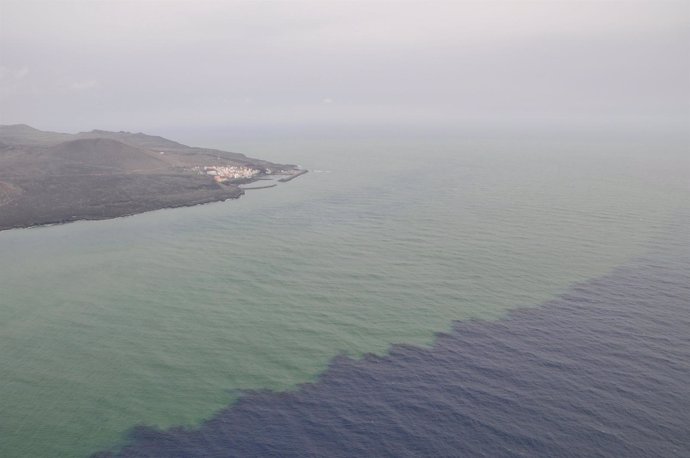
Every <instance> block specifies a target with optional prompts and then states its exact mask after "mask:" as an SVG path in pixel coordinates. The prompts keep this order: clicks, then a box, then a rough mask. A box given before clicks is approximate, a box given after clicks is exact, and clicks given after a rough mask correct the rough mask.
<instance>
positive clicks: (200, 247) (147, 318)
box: [0, 139, 689, 457]
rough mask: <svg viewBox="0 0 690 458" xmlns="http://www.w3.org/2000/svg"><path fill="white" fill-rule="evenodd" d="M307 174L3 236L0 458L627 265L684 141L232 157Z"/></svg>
mask: <svg viewBox="0 0 690 458" xmlns="http://www.w3.org/2000/svg"><path fill="white" fill-rule="evenodd" d="M216 146H221V147H223V146H225V147H232V148H234V149H236V150H240V151H244V152H247V153H249V154H251V155H254V156H258V157H262V158H266V159H270V160H276V161H285V162H297V163H299V164H301V165H303V166H305V167H307V168H309V169H310V170H312V172H311V173H309V174H307V175H305V176H303V177H300V178H299V179H297V180H294V181H292V182H290V183H287V184H283V185H280V186H278V187H276V188H271V189H265V190H257V191H249V192H248V193H247V195H246V196H244V197H243V198H241V199H240V200H237V201H229V202H224V203H217V204H210V205H204V206H198V207H193V208H186V209H175V210H161V211H157V212H151V213H147V214H143V215H138V216H134V217H128V218H121V219H116V220H110V221H99V222H79V223H74V224H69V225H64V226H54V227H46V228H37V229H29V230H14V231H7V232H2V233H0V292H1V293H0V294H1V295H0V346H1V348H2V349H3V351H2V354H1V355H0V367H2V368H3V369H2V372H1V373H0V411H2V412H3V415H2V417H0V437H1V438H2V440H0V456H7V457H14V456H17V457H19V456H84V455H88V454H89V453H91V452H94V451H96V450H99V449H103V448H110V447H117V446H118V445H121V444H122V443H123V442H124V441H125V439H126V432H127V431H128V430H129V429H130V428H132V427H133V426H135V425H137V424H147V425H157V426H160V427H166V426H170V425H177V424H186V425H195V424H198V423H199V422H200V421H202V420H203V419H205V418H208V417H210V416H211V415H212V414H213V413H214V412H216V411H217V410H219V409H221V408H222V407H224V406H225V405H227V404H228V403H230V402H232V401H233V400H234V399H236V397H237V395H238V391H239V390H243V389H255V388H267V389H272V390H285V389H291V388H294V387H295V386H296V384H298V383H301V382H305V381H309V380H313V379H314V378H315V377H317V376H318V375H319V374H320V373H321V372H322V371H323V370H324V369H325V368H326V367H327V365H328V362H329V360H330V359H331V358H332V357H333V356H335V355H337V354H340V353H346V354H350V355H354V356H359V355H362V354H364V353H367V352H374V353H384V352H386V350H387V349H388V348H389V346H390V345H391V344H393V343H412V344H419V345H426V344H430V343H431V342H432V341H433V339H434V335H435V333H437V332H439V331H446V330H448V329H449V328H450V326H451V323H452V321H453V320H465V319H470V318H482V319H495V318H498V317H501V316H503V315H504V314H505V313H506V312H507V311H508V310H510V309H513V308H517V307H526V306H531V305H536V304H539V303H540V302H543V301H544V300H548V299H549V298H552V297H554V296H555V295H557V294H559V293H561V292H563V291H564V290H566V289H567V288H568V287H569V286H570V285H572V284H573V283H574V282H578V281H582V280H586V279H588V278H591V277H594V276H598V275H601V274H603V273H606V272H608V271H609V270H610V269H612V268H614V267H616V266H618V265H621V264H622V263H624V262H626V261H627V260H629V259H631V258H633V257H635V256H638V255H640V254H641V253H643V252H644V250H645V247H646V244H647V242H648V241H649V240H651V239H652V238H653V237H655V236H656V235H658V234H659V233H660V232H661V231H663V230H664V228H665V227H666V223H667V221H669V219H670V218H672V216H673V214H674V210H675V209H676V208H677V207H678V206H680V205H683V204H684V203H685V202H686V201H687V199H688V196H689V194H688V190H687V176H688V175H687V172H688V169H687V166H688V164H687V159H686V158H685V156H684V153H685V152H684V151H683V150H682V145H680V146H679V145H676V146H674V145H670V144H666V143H662V142H659V141H657V140H646V141H640V140H639V139H636V140H635V141H622V140H619V141H612V140H607V141H589V142H586V141H566V142H563V141H561V142H555V141H549V140H544V139H541V140H536V139H532V140H526V139H522V140H520V141H508V140H503V141H495V140H494V141H480V140H475V141H461V140H457V139H455V140H453V139H447V140H443V141H440V140H433V141H430V140H429V139H409V140H408V141H405V142H402V141H399V140H396V141H386V140H381V139H378V140H371V139H360V140H349V141H347V142H343V141H342V140H337V141H335V140H328V139H306V140H305V139H300V140H298V141H268V140H262V141H258V140H257V141H254V142H249V141H244V142H240V143H239V144H238V143H232V142H228V144H221V145H216Z"/></svg>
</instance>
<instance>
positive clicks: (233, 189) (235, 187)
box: [0, 169, 308, 232]
mask: <svg viewBox="0 0 690 458" xmlns="http://www.w3.org/2000/svg"><path fill="white" fill-rule="evenodd" d="M307 172H308V170H306V169H304V170H299V171H297V172H296V173H294V174H291V175H289V176H286V177H285V178H281V179H278V180H276V181H278V182H281V183H287V182H289V181H291V180H293V179H295V178H297V177H299V176H302V175H304V174H305V173H307ZM257 181H266V175H261V176H258V177H256V178H254V179H250V180H242V183H229V184H224V185H217V186H218V188H217V189H214V191H215V193H214V194H208V195H206V196H197V197H195V198H192V199H184V198H180V199H172V200H171V201H168V202H163V201H162V200H164V199H165V197H166V196H160V199H161V200H154V201H146V202H143V203H142V202H131V203H130V205H129V206H126V207H124V208H122V207H114V206H111V207H107V208H101V209H94V211H93V212H89V211H83V210H82V212H83V213H81V214H79V211H72V212H70V213H76V214H73V215H70V216H65V217H62V218H61V217H55V218H48V219H45V220H43V221H41V220H40V218H28V219H31V221H27V222H25V223H18V224H13V225H3V224H2V223H1V222H0V232H2V231H9V230H12V229H33V228H40V227H46V226H57V225H63V224H69V223H74V222H77V221H104V220H109V219H115V218H125V217H128V216H135V215H140V214H142V213H148V212H151V211H156V210H164V209H174V208H184V207H194V206H197V205H205V204H211V203H215V202H224V201H226V200H231V199H239V198H240V197H242V196H243V195H244V194H245V192H246V191H248V190H253V189H267V188H274V187H277V186H278V184H277V183H275V184H271V185H267V186H258V187H252V188H243V187H240V185H246V184H250V183H254V182H257ZM137 204H139V208H134V207H137ZM0 208H1V207H0ZM75 210H79V209H75ZM96 210H98V211H99V213H96Z"/></svg>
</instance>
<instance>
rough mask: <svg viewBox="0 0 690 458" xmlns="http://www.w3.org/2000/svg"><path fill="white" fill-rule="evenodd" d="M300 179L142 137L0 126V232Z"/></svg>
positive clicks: (227, 155)
mask: <svg viewBox="0 0 690 458" xmlns="http://www.w3.org/2000/svg"><path fill="white" fill-rule="evenodd" d="M303 173H306V170H302V169H300V168H298V167H297V166H295V165H291V164H274V163H272V162H268V161H264V160H261V159H254V158H250V157H247V156H245V155H244V154H240V153H232V152H228V151H221V150H215V149H208V148H196V147H190V146H187V145H183V144H181V143H177V142H175V141H172V140H168V139H166V138H163V137H157V136H153V135H146V134H143V133H131V132H124V131H121V132H109V131H104V130H93V131H91V132H81V133H78V134H66V133H59V132H46V131H42V130H38V129H34V128H33V127H30V126H27V125H25V124H17V125H0V230H6V229H12V228H22V227H31V226H38V225H45V224H58V223H66V222H70V221H77V220H98V219H108V218H116V217H119V216H126V215H133V214H136V213H142V212H146V211H151V210H157V209H160V208H168V207H182V206H189V205H197V204H202V203H208V202H214V201H222V200H226V199H235V198H238V197H240V196H241V195H242V194H244V190H243V189H242V188H240V186H239V185H240V184H245V183H250V182H252V181H256V180H261V179H269V178H270V179H273V178H275V181H281V182H285V181H289V180H291V179H292V178H294V177H296V176H299V175H301V174H303Z"/></svg>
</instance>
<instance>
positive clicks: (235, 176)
mask: <svg viewBox="0 0 690 458" xmlns="http://www.w3.org/2000/svg"><path fill="white" fill-rule="evenodd" d="M193 170H194V171H196V172H197V173H199V174H201V175H208V176H211V177H213V180H214V181H215V182H216V183H218V184H228V183H232V182H243V181H245V180H247V181H250V180H253V179H254V178H258V176H259V175H271V174H274V173H276V174H277V175H285V176H284V177H283V178H281V179H279V180H278V181H280V182H286V181H290V180H292V179H294V178H297V177H298V176H300V175H303V174H305V173H306V172H307V171H306V170H302V169H295V170H280V171H275V172H274V171H273V170H271V169H263V170H262V169H256V168H252V167H247V166H236V165H210V166H209V165H207V166H203V167H194V169H193Z"/></svg>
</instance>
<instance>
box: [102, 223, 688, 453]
mask: <svg viewBox="0 0 690 458" xmlns="http://www.w3.org/2000/svg"><path fill="white" fill-rule="evenodd" d="M685 242H687V239H686V238H685V237H682V238H681V240H680V242H679V241H678V240H677V239H676V243H675V244H666V246H665V249H664V250H656V251H657V254H656V255H655V256H649V257H647V258H645V259H641V260H639V261H638V262H636V263H634V264H633V265H631V266H628V267H625V268H620V269H618V270H616V271H615V272H613V273H611V274H609V275H606V276H604V277H601V278H598V279H596V280H593V281H590V282H587V283H584V284H580V285H577V286H576V287H574V288H572V289H571V290H570V291H569V292H568V293H567V294H565V295H563V296H561V297H560V298H558V299H556V300H554V301H551V302H548V303H546V304H544V305H543V306H541V307H538V308H533V309H523V310H517V311H514V312H512V313H510V314H509V316H508V317H507V318H506V319H503V320H499V321H495V322H485V321H468V322H459V323H456V324H455V325H454V328H453V330H452V332H450V333H448V334H443V335H440V336H439V337H438V339H437V341H436V343H435V344H434V346H433V347H432V348H417V347H413V346H406V345H396V346H394V347H392V349H391V351H390V354H388V355H386V356H383V357H378V356H371V355H370V356H367V357H365V358H363V359H360V360H353V359H350V358H347V357H338V358H335V359H334V360H333V361H332V364H331V365H330V367H329V368H328V370H327V371H326V372H325V373H324V374H323V375H322V376H321V377H320V379H319V380H318V381H317V382H316V383H312V384H305V385H302V386H301V387H299V389H297V390H296V391H294V392H286V393H272V392H250V393H246V394H245V395H244V396H242V398H241V399H240V400H239V401H238V402H236V403H235V404H234V405H232V406H229V407H228V408H226V409H224V410H222V411H220V412H218V413H217V414H216V415H215V416H214V417H213V418H211V419H210V420H208V421H206V422H205V423H203V424H202V425H201V426H200V427H199V428H198V429H184V428H172V429H168V430H164V431H161V430H157V429H153V428H150V427H145V426H140V427H136V428H134V429H133V430H132V431H131V442H130V444H129V445H128V446H126V447H124V448H123V449H121V450H120V451H118V452H116V453H114V454H112V453H110V452H102V453H99V454H97V455H96V456H121V457H210V456H212V457H235V456H238V457H239V456H242V457H246V456H280V457H297V456H299V457H303V456H324V457H325V456H328V457H338V456H357V457H362V456H396V457H400V456H435V457H436V456H439V457H440V456H486V457H502V456H529V457H532V456H549V457H554V456H558V457H566V456H586V457H594V456H605V457H635V456H639V457H651V456H665V457H689V456H690V286H689V284H690V281H689V279H690V250H689V249H688V247H687V245H690V244H686V243H685ZM657 248H658V247H657ZM202 376H203V375H202Z"/></svg>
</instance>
